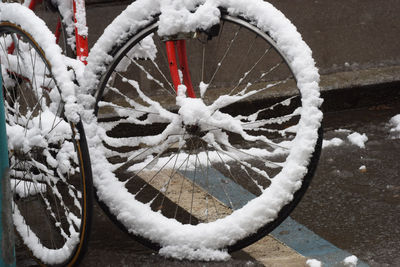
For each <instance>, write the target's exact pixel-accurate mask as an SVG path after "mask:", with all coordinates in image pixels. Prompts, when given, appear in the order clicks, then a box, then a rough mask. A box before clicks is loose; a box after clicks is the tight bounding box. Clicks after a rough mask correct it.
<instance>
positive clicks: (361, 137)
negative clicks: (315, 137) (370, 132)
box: [322, 129, 368, 148]
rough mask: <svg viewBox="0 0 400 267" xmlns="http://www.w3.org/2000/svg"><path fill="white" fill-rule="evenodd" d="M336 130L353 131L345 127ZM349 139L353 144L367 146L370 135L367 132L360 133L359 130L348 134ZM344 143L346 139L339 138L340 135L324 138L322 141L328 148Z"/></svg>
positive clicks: (361, 146)
mask: <svg viewBox="0 0 400 267" xmlns="http://www.w3.org/2000/svg"><path fill="white" fill-rule="evenodd" d="M335 132H337V133H351V131H350V130H345V129H338V130H335ZM347 139H348V141H349V142H350V143H351V144H353V145H356V146H358V147H360V148H365V142H367V141H368V137H367V135H366V134H365V133H363V134H360V133H357V132H353V133H351V134H349V135H347ZM343 144H344V140H343V139H341V138H339V137H334V138H332V139H329V140H327V139H324V141H323V142H322V148H327V147H332V146H335V147H337V146H341V145H343Z"/></svg>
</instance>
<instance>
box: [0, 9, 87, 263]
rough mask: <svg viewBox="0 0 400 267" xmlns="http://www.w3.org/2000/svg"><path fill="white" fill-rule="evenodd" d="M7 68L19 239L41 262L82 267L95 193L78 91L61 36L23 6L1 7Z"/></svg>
mask: <svg viewBox="0 0 400 267" xmlns="http://www.w3.org/2000/svg"><path fill="white" fill-rule="evenodd" d="M0 63H1V69H2V73H1V74H2V80H3V86H2V93H3V94H4V109H5V117H6V126H7V137H8V154H9V165H10V173H9V174H10V182H11V191H12V199H13V201H12V214H13V221H14V226H15V229H16V233H17V234H18V235H19V237H20V239H21V241H22V242H23V243H24V245H25V246H26V247H27V248H29V250H30V251H31V253H32V255H33V256H34V257H35V259H36V260H37V261H38V262H39V263H40V264H42V265H44V264H51V265H54V266H57V265H58V266H66V265H69V266H71V265H73V264H77V263H79V261H80V260H81V259H82V256H83V254H84V252H85V250H86V248H87V242H88V235H89V231H90V225H91V209H92V194H93V192H92V178H91V166H90V160H89V154H88V148H87V144H86V139H85V132H84V129H83V125H82V123H81V122H80V118H79V114H78V113H77V110H76V108H77V105H76V100H75V95H74V92H75V85H74V84H73V82H72V80H71V76H70V73H69V72H68V70H67V67H66V65H65V63H64V60H63V57H62V56H61V49H60V48H59V47H58V46H57V45H56V44H55V41H54V36H53V34H52V33H51V32H50V31H49V30H48V29H47V27H46V25H45V24H44V22H43V21H42V20H40V19H39V18H38V17H36V16H35V15H34V13H33V12H32V11H29V9H26V8H24V7H22V6H21V5H19V4H3V3H0Z"/></svg>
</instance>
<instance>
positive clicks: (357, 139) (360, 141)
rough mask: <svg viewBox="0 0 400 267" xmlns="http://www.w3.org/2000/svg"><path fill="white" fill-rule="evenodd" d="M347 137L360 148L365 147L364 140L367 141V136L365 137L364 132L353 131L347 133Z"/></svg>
mask: <svg viewBox="0 0 400 267" xmlns="http://www.w3.org/2000/svg"><path fill="white" fill-rule="evenodd" d="M347 139H349V141H350V142H351V143H352V144H354V145H356V146H358V147H360V148H365V142H367V141H368V137H367V135H366V134H365V133H364V134H359V133H357V132H354V133H352V134H350V135H348V136H347Z"/></svg>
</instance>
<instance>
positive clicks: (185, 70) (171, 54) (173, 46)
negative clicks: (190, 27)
mask: <svg viewBox="0 0 400 267" xmlns="http://www.w3.org/2000/svg"><path fill="white" fill-rule="evenodd" d="M165 46H166V48H167V57H168V66H169V71H170V73H171V78H172V82H173V84H174V87H175V91H176V92H177V93H178V86H179V85H181V84H182V82H181V78H180V77H179V71H178V61H177V58H176V51H178V57H179V66H180V69H181V72H182V76H183V79H182V80H183V84H184V85H185V86H186V93H187V95H188V96H189V97H193V98H195V97H196V95H195V93H194V90H193V85H192V80H191V78H190V72H189V66H188V61H187V55H186V41H185V40H177V41H166V42H165Z"/></svg>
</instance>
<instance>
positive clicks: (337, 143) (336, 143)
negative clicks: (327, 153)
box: [322, 137, 344, 148]
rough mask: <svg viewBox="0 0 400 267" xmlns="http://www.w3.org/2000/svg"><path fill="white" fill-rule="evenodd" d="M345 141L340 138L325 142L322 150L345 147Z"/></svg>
mask: <svg viewBox="0 0 400 267" xmlns="http://www.w3.org/2000/svg"><path fill="white" fill-rule="evenodd" d="M343 143H344V141H343V140H342V139H340V138H338V137H335V138H332V139H330V140H324V141H323V142H322V148H326V147H331V146H340V145H343Z"/></svg>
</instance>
